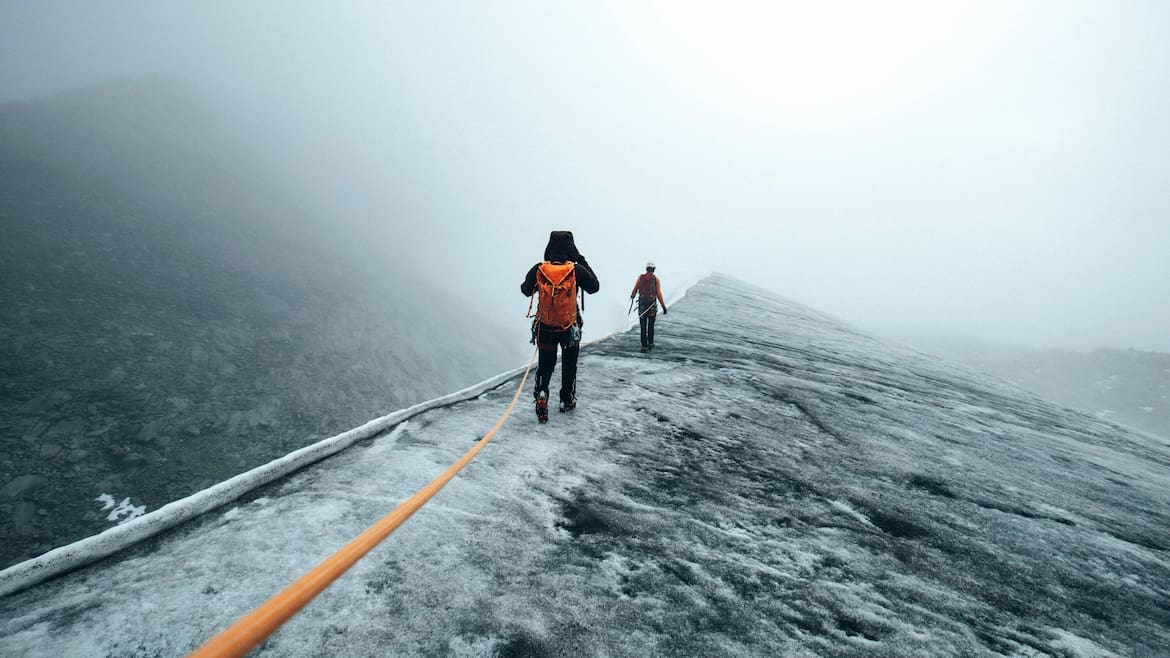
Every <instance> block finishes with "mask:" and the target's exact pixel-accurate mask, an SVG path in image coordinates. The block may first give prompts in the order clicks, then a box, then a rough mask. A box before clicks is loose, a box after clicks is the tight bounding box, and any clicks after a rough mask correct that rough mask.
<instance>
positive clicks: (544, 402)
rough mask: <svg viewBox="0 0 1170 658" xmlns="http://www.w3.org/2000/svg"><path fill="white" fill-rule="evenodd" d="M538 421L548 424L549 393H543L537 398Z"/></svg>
mask: <svg viewBox="0 0 1170 658" xmlns="http://www.w3.org/2000/svg"><path fill="white" fill-rule="evenodd" d="M536 420H537V421H538V422H541V423H547V422H548V393H541V394H540V395H538V396H537V397H536Z"/></svg>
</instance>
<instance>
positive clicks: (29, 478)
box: [0, 475, 49, 507]
mask: <svg viewBox="0 0 1170 658" xmlns="http://www.w3.org/2000/svg"><path fill="white" fill-rule="evenodd" d="M48 485H49V481H48V480H46V479H45V478H43V477H41V476H40V475H21V476H20V477H18V478H16V479H14V480H12V481H11V482H9V483H8V484H6V485H4V488H3V489H0V498H16V499H24V498H25V497H27V496H30V495H31V494H32V493H33V492H35V491H36V490H37V489H41V488H42V487H47V486H48ZM18 507H19V505H18Z"/></svg>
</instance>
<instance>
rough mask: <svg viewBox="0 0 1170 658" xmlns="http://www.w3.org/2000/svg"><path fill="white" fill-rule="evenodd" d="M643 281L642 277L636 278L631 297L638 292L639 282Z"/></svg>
mask: <svg viewBox="0 0 1170 658" xmlns="http://www.w3.org/2000/svg"><path fill="white" fill-rule="evenodd" d="M641 281H642V277H638V278H636V279H634V289H633V290H631V291H630V299H633V298H634V296H635V295H637V294H638V283H640V282H641Z"/></svg>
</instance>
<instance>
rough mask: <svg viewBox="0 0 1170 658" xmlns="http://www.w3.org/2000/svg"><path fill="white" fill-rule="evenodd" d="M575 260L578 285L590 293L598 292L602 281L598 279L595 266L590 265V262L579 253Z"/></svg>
mask: <svg viewBox="0 0 1170 658" xmlns="http://www.w3.org/2000/svg"><path fill="white" fill-rule="evenodd" d="M575 262H576V263H577V287H578V288H580V289H581V290H584V291H585V292H587V293H589V294H590V295H593V294H596V293H597V291H598V290H600V289H601V282H600V281H598V280H597V275H596V274H594V273H593V268H592V267H589V262H588V261H586V260H585V257H584V256H582V255H580V254H577V260H576V261H575Z"/></svg>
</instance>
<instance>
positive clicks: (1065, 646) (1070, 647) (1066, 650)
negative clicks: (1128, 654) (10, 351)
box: [1048, 628, 1118, 658]
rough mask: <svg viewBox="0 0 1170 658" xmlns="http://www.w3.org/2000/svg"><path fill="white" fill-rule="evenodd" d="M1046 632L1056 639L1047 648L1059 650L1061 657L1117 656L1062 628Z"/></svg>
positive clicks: (1098, 657) (1096, 657) (1100, 657)
mask: <svg viewBox="0 0 1170 658" xmlns="http://www.w3.org/2000/svg"><path fill="white" fill-rule="evenodd" d="M1048 630H1049V632H1051V633H1052V634H1053V635H1055V636H1056V639H1054V640H1053V641H1052V642H1050V643H1049V646H1051V647H1052V648H1053V649H1058V650H1060V651H1061V652H1063V655H1066V656H1073V657H1074V658H1082V657H1083V658H1090V657H1092V658H1102V657H1104V656H1116V655H1118V654H1116V653H1114V652H1112V651H1109V650H1108V649H1106V648H1105V647H1103V646H1101V645H1100V644H1097V643H1096V642H1094V641H1092V640H1090V639H1088V638H1085V637H1081V636H1079V635H1074V634H1073V633H1070V632H1068V631H1066V630H1064V629H1063V628H1050V629H1048Z"/></svg>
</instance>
